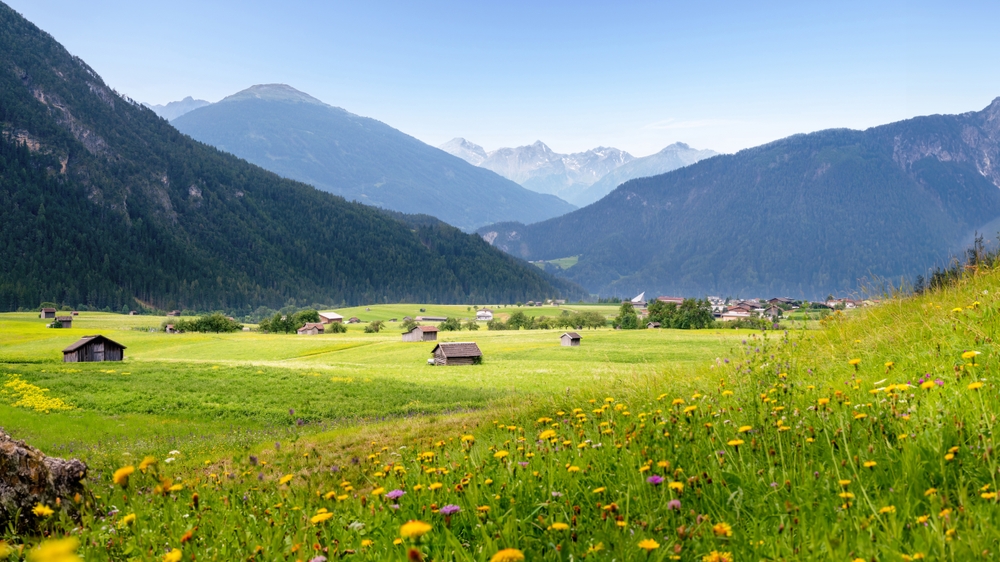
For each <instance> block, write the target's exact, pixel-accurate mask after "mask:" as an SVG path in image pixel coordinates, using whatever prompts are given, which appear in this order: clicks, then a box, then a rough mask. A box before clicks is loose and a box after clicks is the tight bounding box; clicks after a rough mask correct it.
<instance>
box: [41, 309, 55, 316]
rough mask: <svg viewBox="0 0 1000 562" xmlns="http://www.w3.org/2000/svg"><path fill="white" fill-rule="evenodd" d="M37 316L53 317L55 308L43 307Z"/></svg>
mask: <svg viewBox="0 0 1000 562" xmlns="http://www.w3.org/2000/svg"><path fill="white" fill-rule="evenodd" d="M38 317H39V318H55V317H56V309H54V308H43V309H42V311H41V312H39V313H38Z"/></svg>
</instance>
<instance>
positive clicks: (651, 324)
mask: <svg viewBox="0 0 1000 562" xmlns="http://www.w3.org/2000/svg"><path fill="white" fill-rule="evenodd" d="M659 327H660V323H659V322H648V323H647V324H646V329H647V330H652V329H653V328H659Z"/></svg>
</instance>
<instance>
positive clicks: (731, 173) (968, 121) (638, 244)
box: [479, 98, 1000, 299]
mask: <svg viewBox="0 0 1000 562" xmlns="http://www.w3.org/2000/svg"><path fill="white" fill-rule="evenodd" d="M998 157H1000V98H998V99H997V100H996V101H994V102H993V103H992V104H991V105H990V106H989V107H987V108H986V109H984V110H982V111H978V112H971V113H965V114H961V115H936V116H930V117H918V118H915V119H910V120H907V121H901V122H899V123H893V124H890V125H884V126H881V127H875V128H872V129H868V130H865V131H851V130H846V129H843V130H828V131H821V132H818V133H813V134H809V135H796V136H793V137H789V138H786V139H783V140H780V141H776V142H773V143H770V144H767V145H763V146H760V147H757V148H752V149H747V150H743V151H740V152H738V153H736V154H732V155H721V156H717V157H714V158H709V159H707V160H702V161H700V162H698V163H696V164H692V165H691V166H688V167H685V168H682V169H680V170H676V171H673V172H670V173H667V174H663V175H660V176H655V177H651V178H641V179H635V180H631V181H629V182H626V183H625V184H623V185H621V186H619V187H618V188H617V189H616V190H615V191H613V192H612V193H611V194H609V195H608V196H607V197H605V198H603V199H601V200H600V201H598V202H597V203H594V204H592V205H590V206H587V207H585V208H583V209H580V210H577V211H574V212H572V213H569V214H567V215H564V216H562V217H558V218H555V219H550V220H548V221H544V222H541V223H536V224H531V225H527V226H525V225H522V224H498V225H493V226H490V227H485V228H483V229H480V230H479V232H480V233H482V234H483V235H484V236H485V237H486V238H487V239H488V240H490V241H491V243H492V244H493V245H494V246H496V247H500V248H503V249H504V250H506V251H508V252H510V253H512V254H514V255H517V256H519V257H523V258H525V259H529V260H551V259H557V258H562V257H565V256H572V255H579V256H580V259H579V262H578V263H577V264H576V265H574V266H573V267H572V268H569V269H567V270H566V271H565V272H564V273H561V272H560V273H559V274H560V275H564V276H565V277H566V278H568V279H571V280H573V281H575V282H577V283H580V284H581V285H583V286H584V287H586V288H587V289H588V290H590V292H591V293H599V294H602V295H618V296H629V297H630V296H632V295H636V294H638V293H640V292H642V291H647V293H648V294H683V295H695V296H700V295H705V294H717V295H723V296H726V295H731V296H774V295H787V296H790V297H795V298H811V299H819V298H823V297H825V296H826V295H827V294H829V293H843V292H847V291H854V290H857V289H858V287H859V285H861V283H860V280H863V279H867V280H868V281H872V280H874V279H890V280H894V281H895V282H896V283H898V282H899V280H900V277H908V278H910V279H912V278H913V277H915V276H916V275H918V274H926V272H927V269H928V268H930V267H933V266H936V265H943V264H947V262H948V260H949V258H950V257H951V255H953V253H956V252H960V251H961V249H962V248H963V247H965V246H967V245H968V244H969V243H971V240H972V237H973V234H974V232H975V231H976V230H977V229H978V230H979V231H980V233H984V234H985V235H986V238H987V239H990V240H992V239H993V236H994V234H995V230H996V226H995V223H992V222H991V221H994V220H995V219H997V217H1000V172H998V170H997V168H996V166H995V165H994V164H992V163H993V162H996V161H997V158H998ZM984 230H985V232H984ZM556 271H557V272H558V270H556Z"/></svg>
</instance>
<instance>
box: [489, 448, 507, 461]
mask: <svg viewBox="0 0 1000 562" xmlns="http://www.w3.org/2000/svg"><path fill="white" fill-rule="evenodd" d="M509 455H510V453H509V452H507V451H503V450H501V451H497V452H495V453H493V458H495V459H501V460H502V459H504V458H506V457H507V456H509Z"/></svg>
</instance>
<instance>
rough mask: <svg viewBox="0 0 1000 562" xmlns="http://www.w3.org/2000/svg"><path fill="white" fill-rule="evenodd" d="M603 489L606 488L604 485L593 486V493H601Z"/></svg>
mask: <svg viewBox="0 0 1000 562" xmlns="http://www.w3.org/2000/svg"><path fill="white" fill-rule="evenodd" d="M605 489H606V488H605V487H604V486H601V487H600V488H594V493H595V494H602V493H604V490H605Z"/></svg>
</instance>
